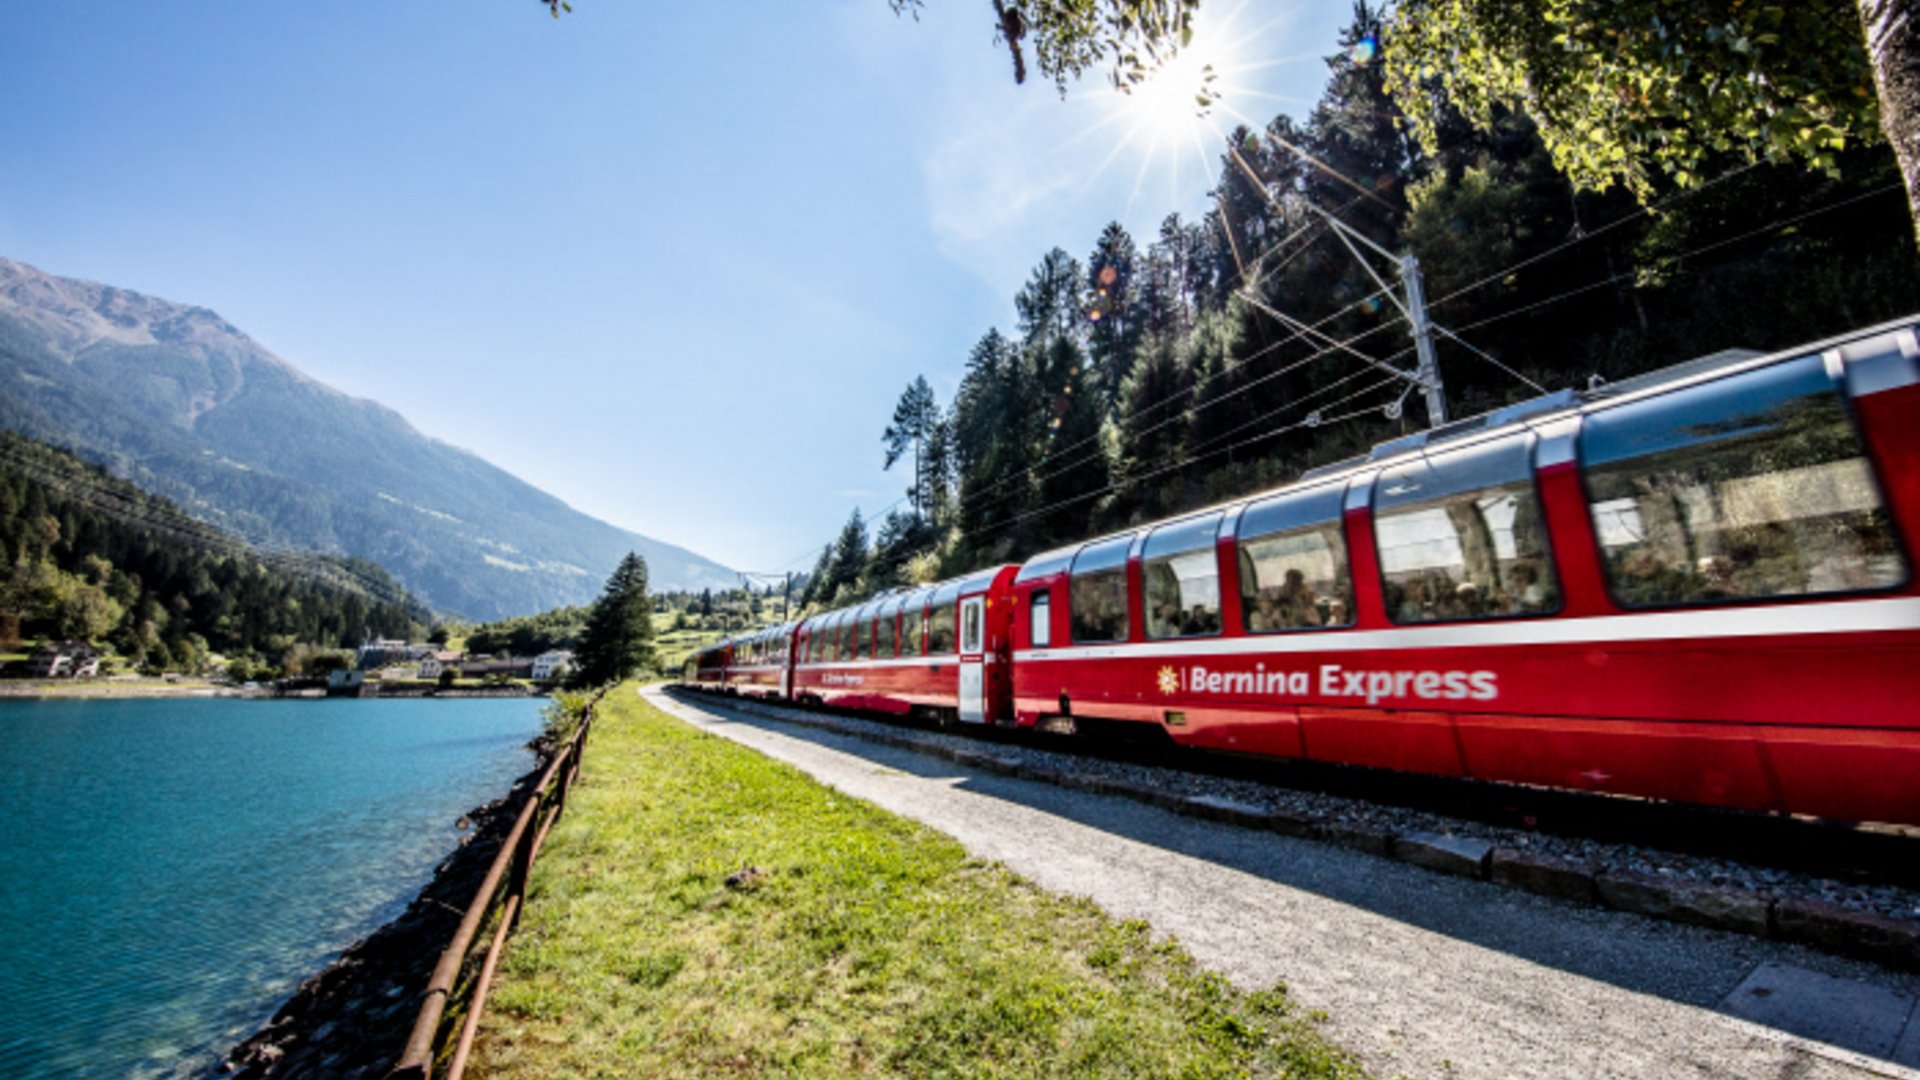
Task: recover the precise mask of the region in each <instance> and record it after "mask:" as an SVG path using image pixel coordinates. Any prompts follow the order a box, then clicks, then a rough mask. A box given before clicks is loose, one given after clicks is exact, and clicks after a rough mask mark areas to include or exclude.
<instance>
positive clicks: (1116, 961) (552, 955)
mask: <svg viewBox="0 0 1920 1080" xmlns="http://www.w3.org/2000/svg"><path fill="white" fill-rule="evenodd" d="M749 867H756V868H758V870H757V871H753V872H748V873H746V874H745V875H743V876H740V877H736V879H735V881H734V882H733V883H731V884H730V883H729V881H728V878H729V875H739V874H740V872H741V871H745V870H746V869H747V868H749ZM531 890H532V891H531V900H530V903H529V907H528V910H527V913H526V915H525V917H524V919H523V921H522V923H521V926H520V929H519V931H518V933H517V934H516V936H515V937H514V938H513V941H512V944H511V946H510V947H509V950H508V957H507V960H506V962H505V964H504V966H503V971H502V975H501V977H500V981H499V983H498V985H497V987H496V989H495V991H494V995H493V998H492V1000H491V1001H490V1003H489V1005H488V1011H487V1016H486V1018H485V1020H484V1022H483V1026H482V1035H481V1039H480V1049H479V1053H478V1064H479V1065H480V1068H479V1069H478V1072H477V1075H487V1076H497V1077H542V1078H544V1077H572V1076H579V1077H587V1076H629V1075H633V1076H667V1077H673V1076H709V1075H743V1076H762V1075H779V1076H802V1077H823V1078H825V1077H842V1076H902V1077H930V1076H1003V1077H1030V1076H1074V1077H1081V1076H1169V1077H1234V1076H1302V1077H1320V1076H1339V1077H1347V1076H1359V1075H1361V1073H1360V1071H1359V1069H1358V1067H1357V1066H1356V1065H1354V1064H1353V1062H1352V1060H1351V1059H1350V1058H1349V1057H1348V1056H1347V1055H1346V1054H1344V1053H1343V1052H1341V1051H1340V1050H1338V1049H1336V1048H1334V1047H1333V1046H1332V1045H1331V1044H1329V1043H1328V1042H1327V1041H1326V1040H1325V1039H1324V1038H1322V1037H1321V1036H1320V1035H1319V1033H1318V1032H1317V1031H1316V1030H1315V1028H1314V1024H1313V1021H1311V1020H1309V1019H1308V1018H1306V1017H1305V1016H1303V1015H1302V1013H1301V1010H1299V1009H1297V1008H1295V1007H1294V1006H1293V1005H1291V1004H1290V1003H1289V1001H1288V999H1287V997H1286V994H1285V992H1284V991H1283V990H1278V989H1276V990H1269V991H1264V992H1259V993H1245V992H1241V991H1238V990H1236V989H1234V988H1233V987H1232V986H1231V985H1229V984H1228V983H1227V982H1226V981H1225V980H1224V979H1222V978H1220V977H1218V976H1217V975H1213V974H1210V973H1207V972H1204V971H1202V970H1200V969H1199V968H1198V967H1197V966H1196V965H1195V964H1194V962H1193V961H1192V960H1191V959H1190V958H1189V957H1188V956H1187V955H1186V954H1185V953H1184V952H1183V951H1182V950H1181V949H1180V948H1179V947H1178V946H1177V945H1175V944H1173V943H1169V942H1165V941H1160V942H1156V941H1155V940H1153V938H1152V936H1151V935H1150V933H1149V932H1148V929H1147V927H1146V926H1145V925H1144V924H1142V923H1138V922H1118V921H1115V920H1112V919H1109V918H1107V917H1106V916H1104V915H1103V914H1101V913H1100V911H1099V910H1098V909H1097V908H1095V907H1094V906H1093V905H1092V904H1091V903H1089V902H1087V901H1084V900H1075V899H1066V898H1062V897H1057V896H1053V895H1049V894H1047V893H1044V892H1041V891H1040V890H1038V889H1036V888H1034V887H1033V886H1031V885H1029V884H1028V883H1026V882H1024V881H1022V880H1021V879H1020V878H1018V877H1016V876H1014V875H1013V874H1011V873H1010V872H1008V871H1007V870H1005V869H1004V868H1002V867H1000V866H998V865H997V864H992V863H986V862H982V861H979V860H976V859H972V858H969V857H968V856H967V854H966V853H965V852H964V851H963V850H962V849H961V848H960V846H959V845H958V844H957V843H955V842H954V841H953V840H951V839H948V838H946V837H944V836H942V835H940V834H938V833H936V832H933V831H932V830H929V829H926V828H924V827H922V826H919V825H917V824H914V823H912V822H909V821H907V820H905V819H903V818H899V817H895V816H893V815H891V814H888V813H885V812H883V811H881V810H879V809H877V808H876V807H873V806H871V805H869V804H867V803H864V802H860V801H857V800H853V799H849V798H847V797H846V796H844V795H841V794H838V793H836V792H833V791H831V790H829V789H827V788H825V787H822V786H820V785H819V784H817V783H815V782H813V781H812V780H810V779H809V778H807V777H806V776H804V775H803V774H801V773H800V772H799V771H797V770H795V769H792V768H790V767H788V766H785V765H781V764H777V763H775V762H773V761H771V760H769V759H767V758H764V757H762V756H760V755H758V754H755V753H753V752H752V751H749V750H746V749H744V748H741V747H739V746H736V745H734V744H732V743H730V742H726V741H724V740H721V739H718V738H715V737H712V736H709V735H706V734H704V733H702V732H699V731H697V730H695V729H694V728H692V727H690V726H688V725H685V724H683V723H681V722H679V721H677V720H674V719H672V718H670V717H668V716H666V715H664V714H662V713H660V712H658V711H657V710H654V709H652V708H651V707H649V706H647V705H645V704H644V703H642V702H640V701H639V700H637V699H636V697H635V695H634V693H633V689H632V687H631V686H626V687H622V688H620V689H618V690H616V691H615V692H614V693H612V694H610V695H608V696H607V698H606V699H605V700H604V701H603V702H602V704H601V706H600V715H599V719H598V720H596V722H595V729H594V734H593V736H592V740H591V744H590V746H589V748H588V751H587V757H586V767H585V773H584V782H583V784H582V785H581V786H580V787H578V788H576V789H575V791H574V794H573V802H572V804H571V805H570V806H569V808H568V811H567V816H566V817H565V819H564V820H563V821H562V823H561V824H560V825H559V826H557V827H556V828H555V830H554V833H553V836H552V837H551V838H550V839H549V842H548V846H547V847H546V848H545V849H544V850H543V851H542V853H541V857H540V862H539V865H538V866H537V867H536V868H535V870H534V875H533V882H532V886H531Z"/></svg>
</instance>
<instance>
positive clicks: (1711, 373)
mask: <svg viewBox="0 0 1920 1080" xmlns="http://www.w3.org/2000/svg"><path fill="white" fill-rule="evenodd" d="M1916 324H1920V314H1915V315H1909V316H1906V317H1904V318H1900V319H1894V320H1891V321H1888V322H1885V323H1881V324H1879V325H1877V326H1871V327H1868V328H1866V329H1862V330H1854V331H1850V332H1848V333H1845V334H1838V335H1835V336H1833V337H1829V338H1824V339H1822V340H1820V341H1815V342H1811V343H1807V344H1801V345H1794V346H1791V347H1789V348H1785V349H1779V350H1776V351H1774V352H1770V353H1769V352H1761V351H1759V350H1757V349H1739V348H1735V349H1722V350H1720V351H1718V352H1713V353H1708V354H1706V355H1704V356H1696V357H1694V358H1693V359H1691V360H1683V361H1681V362H1679V363H1676V364H1669V365H1667V366H1665V367H1660V368H1655V369H1654V370H1652V371H1648V372H1645V373H1642V374H1640V375H1635V376H1632V377H1630V378H1626V379H1622V380H1620V381H1619V382H1603V381H1598V380H1597V379H1596V381H1595V382H1594V383H1593V384H1592V385H1590V386H1589V387H1588V388H1587V389H1585V390H1571V389H1568V390H1556V391H1553V392H1551V393H1547V394H1542V395H1540V396H1538V397H1534V398H1528V399H1526V400H1524V401H1518V402H1515V403H1513V404H1511V405H1503V406H1501V407H1500V408H1498V409H1492V410H1489V411H1487V412H1484V413H1479V414H1476V415H1474V416H1470V417H1466V418H1465V419H1461V420H1455V421H1450V422H1448V423H1445V424H1442V425H1440V426H1439V427H1436V428H1429V429H1427V430H1426V431H1418V432H1414V433H1413V434H1411V435H1403V436H1401V437H1400V438H1397V439H1390V440H1388V441H1386V442H1383V443H1378V444H1376V445H1375V446H1374V447H1373V449H1372V450H1370V451H1368V452H1367V453H1365V454H1359V455H1356V456H1354V457H1350V458H1345V459H1342V460H1340V461H1335V462H1332V463H1330V464H1326V465H1321V466H1318V467H1316V468H1312V469H1308V470H1307V471H1306V472H1303V473H1301V474H1300V477H1299V478H1298V479H1296V480H1293V481H1291V482H1289V483H1285V484H1280V485H1278V486H1275V487H1271V488H1263V489H1261V490H1259V491H1254V492H1249V493H1248V494H1245V495H1237V496H1235V497H1233V498H1231V499H1225V500H1222V501H1220V502H1217V503H1212V504H1210V505H1207V506H1203V507H1200V508H1198V509H1195V510H1190V511H1187V512H1185V513H1181V514H1176V515H1173V516H1171V517H1164V518H1156V519H1154V520H1152V521H1146V522H1142V523H1140V524H1138V525H1133V526H1130V527H1128V528H1125V529H1117V530H1115V531H1113V532H1110V533H1104V534H1102V535H1099V536H1094V537H1089V538H1087V539H1085V540H1080V541H1077V542H1075V543H1073V544H1069V545H1066V546H1063V547H1057V548H1051V549H1048V550H1046V551H1042V552H1040V553H1039V554H1037V555H1034V556H1033V557H1032V558H1029V559H1027V560H1025V561H1024V562H1022V563H1021V564H1020V567H1021V569H1020V573H1019V575H1018V576H1017V577H1016V578H1015V580H1017V581H1025V580H1029V579H1032V578H1036V577H1044V576H1047V575H1050V574H1055V573H1059V572H1060V571H1061V570H1064V569H1066V568H1067V567H1068V566H1069V565H1070V564H1071V562H1072V560H1073V557H1074V555H1075V554H1076V553H1078V552H1079V551H1081V550H1082V549H1084V548H1086V547H1088V546H1089V545H1092V544H1098V543H1102V542H1104V541H1107V540H1111V539H1114V538H1116V537H1121V536H1135V537H1137V536H1139V535H1140V534H1142V533H1143V532H1146V531H1148V530H1152V529H1157V528H1160V527H1162V526H1165V525H1169V524H1175V523H1178V522H1181V521H1184V520H1186V519H1188V518H1193V517H1199V516H1201V515H1204V514H1211V513H1221V512H1225V511H1228V510H1232V509H1234V508H1236V507H1241V506H1245V505H1247V504H1250V503H1254V502H1258V501H1260V500H1263V499H1267V498H1271V497H1273V496H1276V495H1280V494H1282V493H1285V492H1289V491H1296V490H1307V489H1309V488H1313V487H1317V486H1319V485H1320V484H1321V483H1326V484H1329V485H1331V484H1332V483H1334V482H1336V481H1347V480H1351V479H1352V478H1353V477H1354V476H1357V475H1359V474H1361V473H1367V472H1375V471H1381V470H1385V469H1389V468H1394V467H1396V466H1403V465H1407V464H1410V463H1412V462H1413V461H1415V460H1417V459H1419V458H1423V457H1425V456H1426V454H1427V451H1428V450H1429V449H1433V448H1440V447H1444V448H1446V449H1453V448H1455V447H1457V446H1470V445H1472V444H1473V443H1475V442H1479V441H1481V440H1482V439H1485V440H1488V441H1491V440H1493V439H1495V438H1501V437H1505V436H1507V435H1511V434H1515V433H1517V432H1519V431H1523V430H1536V431H1538V430H1540V429H1542V428H1545V427H1547V426H1548V425H1550V424H1552V423H1554V422H1555V421H1560V420H1566V419H1570V418H1572V417H1575V416H1583V415H1586V414H1587V413H1590V412H1596V411H1599V410H1601V409H1606V408H1612V407H1614V406H1616V405H1620V404H1624V403H1625V402H1628V401H1633V400H1637V399H1639V398H1644V397H1651V396H1653V395H1656V394H1664V393H1669V392H1671V391H1674V390H1677V389H1680V388H1682V387H1685V386H1690V385H1693V384H1696V383H1704V382H1710V381H1712V380H1714V379H1719V378H1723V377H1725V376H1728V375H1733V374H1737V373H1739V372H1742V371H1748V370H1752V369H1755V368H1762V367H1766V366H1768V365H1770V364H1775V363H1780V362H1782V361H1785V360H1791V359H1796V358H1799V357H1805V356H1815V355H1819V354H1821V353H1824V352H1826V351H1827V350H1829V349H1832V348H1834V347H1836V346H1840V345H1845V344H1848V343H1850V342H1856V341H1864V340H1867V339H1870V338H1873V337H1876V336H1879V335H1882V334H1887V333H1890V332H1895V331H1899V330H1909V331H1911V330H1913V329H1914V328H1915V327H1916Z"/></svg>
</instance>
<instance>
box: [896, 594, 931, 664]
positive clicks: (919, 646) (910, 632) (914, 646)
mask: <svg viewBox="0 0 1920 1080" xmlns="http://www.w3.org/2000/svg"><path fill="white" fill-rule="evenodd" d="M926 602H927V600H926V597H924V596H915V597H914V598H913V599H911V600H909V601H907V610H905V611H903V612H901V613H900V652H901V653H902V655H905V656H919V655H920V654H921V652H923V651H924V646H925V645H926V641H925V639H924V638H923V637H922V634H921V628H922V624H923V623H925V622H926V615H925V608H926Z"/></svg>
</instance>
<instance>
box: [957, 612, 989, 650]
mask: <svg viewBox="0 0 1920 1080" xmlns="http://www.w3.org/2000/svg"><path fill="white" fill-rule="evenodd" d="M984 603H985V601H981V602H980V603H962V604H961V605H960V651H961V652H962V653H964V654H965V655H968V656H973V655H975V654H977V653H979V652H980V642H981V636H982V635H981V630H982V629H983V628H984V627H983V620H982V619H981V617H980V609H981V607H982V606H983V605H984Z"/></svg>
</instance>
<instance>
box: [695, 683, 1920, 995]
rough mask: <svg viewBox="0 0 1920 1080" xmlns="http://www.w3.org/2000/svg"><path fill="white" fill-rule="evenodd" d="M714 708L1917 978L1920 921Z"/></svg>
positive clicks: (764, 706) (810, 718)
mask: <svg viewBox="0 0 1920 1080" xmlns="http://www.w3.org/2000/svg"><path fill="white" fill-rule="evenodd" d="M703 696H704V695H703ZM716 700H718V701H720V702H721V703H722V704H724V705H725V706H726V707H727V708H731V709H736V710H738V711H740V712H745V713H751V714H752V715H755V716H761V717H765V718H766V719H769V720H777V721H779V722H780V723H783V724H793V725H796V726H799V727H807V728H813V729H816V730H820V731H830V732H833V733H835V734H840V735H853V736H855V737H858V738H861V739H865V740H867V741H869V742H876V743H879V744H881V745H883V746H889V747H893V748H895V749H902V750H911V751H913V752H915V753H919V754H927V755H930V756H933V757H937V758H941V759H943V760H946V761H951V762H953V763H955V764H957V765H964V766H966V767H968V768H974V769H979V770H981V771H983V772H990V773H995V774H997V775H1001V776H1008V777H1013V778H1015V779H1021V780H1034V781H1039V782H1042V783H1048V784H1055V785H1059V786H1062V787H1070V788H1075V789H1078V790H1082V791H1092V792H1097V793H1099V794H1103V795H1118V796H1122V797H1124V798H1129V799H1133V800H1134V801H1136V802H1142V803H1146V804H1148V805H1150V806H1156V807H1159V808H1161V809H1163V810H1170V811H1172V812H1173V813H1176V814H1181V815H1183V816H1187V817H1196V818H1202V819H1205V820H1208V821H1218V822H1221V823H1223V824H1228V825H1235V826H1239V827H1241V828H1246V829H1258V830H1265V831H1269V832H1276V833H1280V834H1282V835H1285V836H1294V837H1300V838H1303V839H1310V840H1318V841H1321V842H1323V843H1328V844H1334V845H1337V846H1340V847H1345V848H1351V849H1353V850H1355V851H1361V852H1365V853H1366V854H1369V855H1377V856H1380V857H1382V858H1391V859H1397V860H1399V861H1401V862H1406V863H1411V864H1413V865H1415V866H1421V867H1425V868H1427V869H1430V870H1435V871H1438V872H1440V873H1450V874H1457V875H1461V876H1465V877H1471V878H1476V879H1478V880H1481V881H1486V882H1488V883H1489V884H1493V885H1499V886H1503V887H1505V888H1512V889H1519V890H1522V891H1524V892H1530V893H1534V894H1536V895H1539V896H1547V897H1552V898H1554V899H1557V900H1563V901H1568V902H1571V903H1578V904H1586V905H1597V906H1604V907H1609V908H1613V909H1615V910H1618V911H1628V912H1632V913H1634V914H1637V915H1643V916H1646V917H1648V918H1654V919H1664V920H1666V921H1669V922H1681V923H1690V924H1692V925H1694V926H1705V927H1709V928H1712V929H1716V930H1726V931H1730V932H1732V933H1737V934H1746V935H1748V936H1751V937H1759V938H1772V939H1775V940H1778V941H1787V942H1793V943H1795V944H1800V945H1807V946H1810V947H1812V948H1815V949H1819V950H1822V951H1824V952H1831V953H1836V954H1839V955H1842V956H1851V957H1854V958H1857V959H1861V960H1867V961H1870V962H1873V963H1876V964H1880V965H1883V966H1885V967H1889V968H1895V969H1899V970H1906V971H1920V923H1913V922H1905V921H1901V920H1897V919H1888V918H1885V917H1883V916H1879V915H1874V914H1870V913H1868V912H1863V911H1856V910H1854V909H1852V908H1847V907H1841V906H1839V905H1837V904H1828V903H1824V902H1821V901H1816V900H1802V899H1791V898H1789V899H1776V898H1775V897H1773V896H1771V895H1768V894H1765V893H1759V892H1753V891H1750V890H1745V889H1730V888H1719V887H1714V886H1706V885H1698V884H1693V883H1687V882H1678V881H1667V880H1665V879H1662V878H1658V877H1653V876H1650V875H1644V874H1629V873H1624V872H1618V871H1610V870H1605V869H1601V868H1597V867H1594V866H1591V865H1586V864H1582V863H1577V862H1569V861H1565V860H1561V859H1551V858H1545V857H1541V856H1536V855H1531V854H1528V853H1525V852H1519V851H1513V850H1511V849H1507V848H1500V847H1495V846H1493V845H1492V844H1490V843H1487V842H1485V841H1481V840H1476V839H1472V838H1469V837H1460V836H1452V835H1448V834H1443V833H1413V834H1406V835H1398V834H1395V833H1392V832H1389V831H1387V830H1385V829H1379V828H1375V827H1373V826H1368V825H1360V824H1355V823H1351V822H1343V821H1335V820H1324V819H1319V818H1315V817H1312V816H1308V815H1301V814H1295V813H1291V812H1286V811H1268V810H1265V809H1262V808H1259V807H1253V806H1248V805H1245V804H1242V803H1237V802H1233V801H1232V800H1228V799H1224V798H1219V797H1215V796H1205V795H1200V796H1192V795H1178V794H1174V793H1172V792H1168V791H1163V790H1161V789H1159V788H1155V787H1151V786H1149V785H1146V784H1141V783H1137V782H1133V781H1127V780H1117V779H1111V778H1108V777H1100V776H1094V775H1091V774H1087V773H1076V772H1068V771H1065V770H1061V769H1054V768H1050V767H1043V766H1035V765H1029V764H1027V763H1025V762H1021V761H1018V760H1015V759H1012V758H1007V757H1002V756H1000V755H997V754H994V753H991V752H987V751H982V750H973V749H964V748H956V747H949V746H943V745H940V744H938V743H932V742H928V741H926V740H924V739H920V738H917V737H915V736H914V735H912V734H909V733H904V732H902V733H894V732H869V731H866V730H864V729H863V730H860V731H857V732H856V731H853V730H851V729H849V728H848V727H847V726H846V725H844V724H840V723H837V722H836V721H835V718H833V717H831V716H826V715H821V714H817V713H803V712H799V711H797V710H796V709H795V708H794V707H793V706H786V705H772V704H768V703H766V702H761V701H755V700H754V699H752V698H741V697H721V698H717V699H716Z"/></svg>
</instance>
